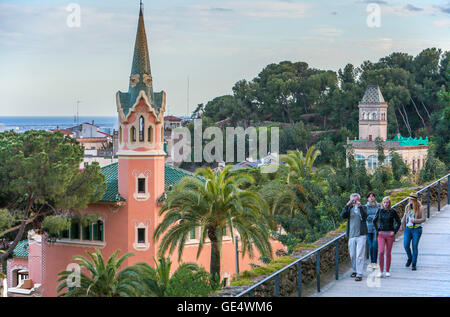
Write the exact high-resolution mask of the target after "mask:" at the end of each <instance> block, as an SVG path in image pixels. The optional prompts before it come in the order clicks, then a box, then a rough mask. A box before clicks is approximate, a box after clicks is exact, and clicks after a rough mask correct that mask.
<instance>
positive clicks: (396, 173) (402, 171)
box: [390, 149, 409, 181]
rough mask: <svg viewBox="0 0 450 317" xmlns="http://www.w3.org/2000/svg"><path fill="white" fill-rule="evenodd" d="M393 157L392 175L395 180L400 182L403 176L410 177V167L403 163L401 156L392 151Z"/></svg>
mask: <svg viewBox="0 0 450 317" xmlns="http://www.w3.org/2000/svg"><path fill="white" fill-rule="evenodd" d="M390 155H391V168H392V175H393V178H394V180H397V181H400V179H401V178H402V176H405V175H408V173H409V169H408V166H407V165H406V164H405V162H403V159H402V157H401V156H400V154H398V153H397V152H395V151H394V150H393V149H391V151H390Z"/></svg>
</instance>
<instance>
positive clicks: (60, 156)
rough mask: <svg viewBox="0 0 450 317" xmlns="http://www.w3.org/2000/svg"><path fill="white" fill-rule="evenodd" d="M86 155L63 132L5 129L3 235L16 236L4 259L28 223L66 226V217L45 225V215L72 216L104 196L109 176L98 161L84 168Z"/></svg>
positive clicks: (0, 174) (0, 155)
mask: <svg viewBox="0 0 450 317" xmlns="http://www.w3.org/2000/svg"><path fill="white" fill-rule="evenodd" d="M83 156H84V148H83V147H82V146H81V145H79V143H78V142H77V141H76V140H75V139H73V138H71V137H68V136H64V135H63V134H62V133H59V132H58V133H51V132H47V131H35V130H31V131H27V132H25V133H16V132H13V131H8V132H3V133H0V239H6V241H13V243H12V244H10V245H9V246H8V248H7V250H6V253H4V254H1V255H0V260H3V259H5V258H6V257H7V256H8V255H9V254H10V253H11V252H12V251H13V250H14V248H15V247H16V245H17V243H18V242H19V241H20V239H22V236H23V234H24V232H25V228H26V227H30V226H31V227H33V228H35V229H44V231H45V230H49V231H51V232H53V233H54V232H58V231H60V230H64V229H66V227H67V221H53V222H47V223H52V224H54V225H56V227H55V226H53V227H47V228H43V227H42V226H41V225H42V223H43V221H44V219H45V218H46V217H53V218H54V219H56V218H61V219H62V218H67V217H70V216H71V215H73V214H75V213H76V212H77V211H79V210H82V209H84V208H86V207H87V205H88V204H89V203H91V202H94V201H98V200H100V198H101V197H102V195H103V191H104V188H103V185H104V176H103V174H101V172H100V167H99V165H98V164H92V165H88V166H86V167H85V168H84V169H80V164H81V162H82V161H83ZM69 224H70V222H69Z"/></svg>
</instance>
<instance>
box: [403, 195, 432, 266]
mask: <svg viewBox="0 0 450 317" xmlns="http://www.w3.org/2000/svg"><path fill="white" fill-rule="evenodd" d="M418 197H419V196H418V195H417V194H416V193H412V194H410V195H409V202H408V205H406V207H405V214H404V215H403V218H402V226H401V229H402V230H405V233H404V234H403V246H404V248H405V251H406V255H407V256H408V260H407V261H406V265H405V266H406V267H409V266H410V265H411V264H412V270H413V271H415V270H416V269H417V267H416V265H417V257H418V255H419V240H420V236H421V235H422V225H421V224H422V223H423V222H425V220H426V217H425V211H424V210H422V208H421V203H420V202H419V200H418ZM411 242H412V254H411Z"/></svg>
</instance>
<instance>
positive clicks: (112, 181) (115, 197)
mask: <svg viewBox="0 0 450 317" xmlns="http://www.w3.org/2000/svg"><path fill="white" fill-rule="evenodd" d="M101 172H102V173H103V174H104V175H105V183H106V188H105V193H104V194H103V197H102V199H101V201H105V202H114V201H123V200H125V199H124V198H123V197H121V196H120V195H119V184H118V174H119V164H118V163H113V164H110V165H107V166H104V167H102V168H101ZM164 175H165V177H164V190H165V191H168V190H169V186H170V185H172V186H174V185H175V184H177V183H178V182H179V181H180V180H181V179H182V178H183V177H185V176H193V175H194V174H192V173H191V172H188V171H186V170H183V169H181V168H177V167H174V166H171V165H165V167H164Z"/></svg>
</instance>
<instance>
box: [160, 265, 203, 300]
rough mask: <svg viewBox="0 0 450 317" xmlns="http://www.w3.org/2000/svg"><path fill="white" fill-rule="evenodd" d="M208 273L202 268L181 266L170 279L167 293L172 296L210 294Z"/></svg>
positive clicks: (201, 295)
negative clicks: (192, 268) (195, 268)
mask: <svg viewBox="0 0 450 317" xmlns="http://www.w3.org/2000/svg"><path fill="white" fill-rule="evenodd" d="M209 278H210V275H209V273H208V272H206V271H205V270H204V269H203V268H199V269H198V270H196V271H193V270H190V269H189V268H183V267H181V268H180V269H179V270H177V271H176V272H175V273H174V274H173V276H172V277H171V279H170V282H169V286H168V294H170V296H173V297H206V296H208V295H210V294H211V292H212V288H211V285H210V280H209Z"/></svg>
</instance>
